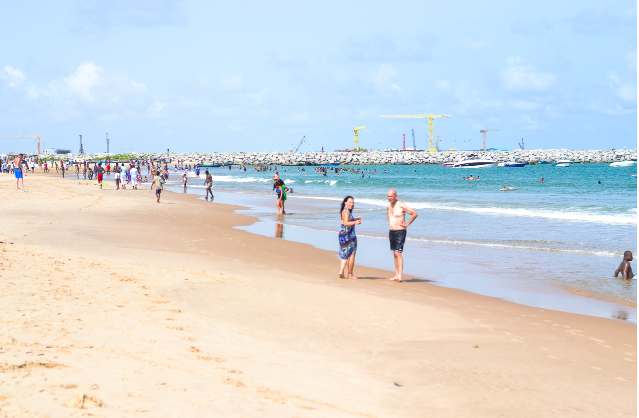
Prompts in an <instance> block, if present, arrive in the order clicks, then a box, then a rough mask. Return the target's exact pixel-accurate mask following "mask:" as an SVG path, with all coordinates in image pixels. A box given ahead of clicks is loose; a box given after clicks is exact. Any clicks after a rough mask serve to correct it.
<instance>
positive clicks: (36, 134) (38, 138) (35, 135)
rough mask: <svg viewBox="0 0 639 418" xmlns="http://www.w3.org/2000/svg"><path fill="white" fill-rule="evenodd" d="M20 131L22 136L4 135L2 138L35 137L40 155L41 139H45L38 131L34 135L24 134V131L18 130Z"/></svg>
mask: <svg viewBox="0 0 639 418" xmlns="http://www.w3.org/2000/svg"><path fill="white" fill-rule="evenodd" d="M18 133H19V134H20V136H12V135H4V136H3V137H2V138H33V139H35V140H36V142H37V143H38V155H40V140H42V142H44V139H42V138H40V137H39V136H38V133H37V132H36V133H34V134H33V136H24V135H22V132H18Z"/></svg>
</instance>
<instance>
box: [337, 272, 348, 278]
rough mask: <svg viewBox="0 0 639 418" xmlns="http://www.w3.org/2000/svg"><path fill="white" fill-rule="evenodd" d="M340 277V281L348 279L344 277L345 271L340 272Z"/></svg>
mask: <svg viewBox="0 0 639 418" xmlns="http://www.w3.org/2000/svg"><path fill="white" fill-rule="evenodd" d="M338 275H339V278H340V279H345V278H346V277H344V272H343V271H340V272H339V273H338Z"/></svg>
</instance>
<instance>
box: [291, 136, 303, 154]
mask: <svg viewBox="0 0 639 418" xmlns="http://www.w3.org/2000/svg"><path fill="white" fill-rule="evenodd" d="M305 139H306V135H304V136H303V137H302V140H301V141H300V143H299V145H298V146H297V147H295V149H294V150H293V152H299V150H300V147H301V146H302V144H303V143H304V140H305Z"/></svg>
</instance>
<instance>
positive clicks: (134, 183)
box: [129, 165, 138, 190]
mask: <svg viewBox="0 0 639 418" xmlns="http://www.w3.org/2000/svg"><path fill="white" fill-rule="evenodd" d="M129 174H130V175H131V185H132V186H133V190H137V189H138V169H137V168H136V167H135V166H134V165H129Z"/></svg>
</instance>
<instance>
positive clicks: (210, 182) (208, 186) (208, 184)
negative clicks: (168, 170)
mask: <svg viewBox="0 0 639 418" xmlns="http://www.w3.org/2000/svg"><path fill="white" fill-rule="evenodd" d="M204 174H206V179H205V180H204V185H205V186H206V200H209V193H211V201H213V197H215V196H213V191H212V190H211V188H212V187H213V176H212V175H211V174H209V170H206V171H205V172H204ZM184 187H185V188H186V183H184Z"/></svg>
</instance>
